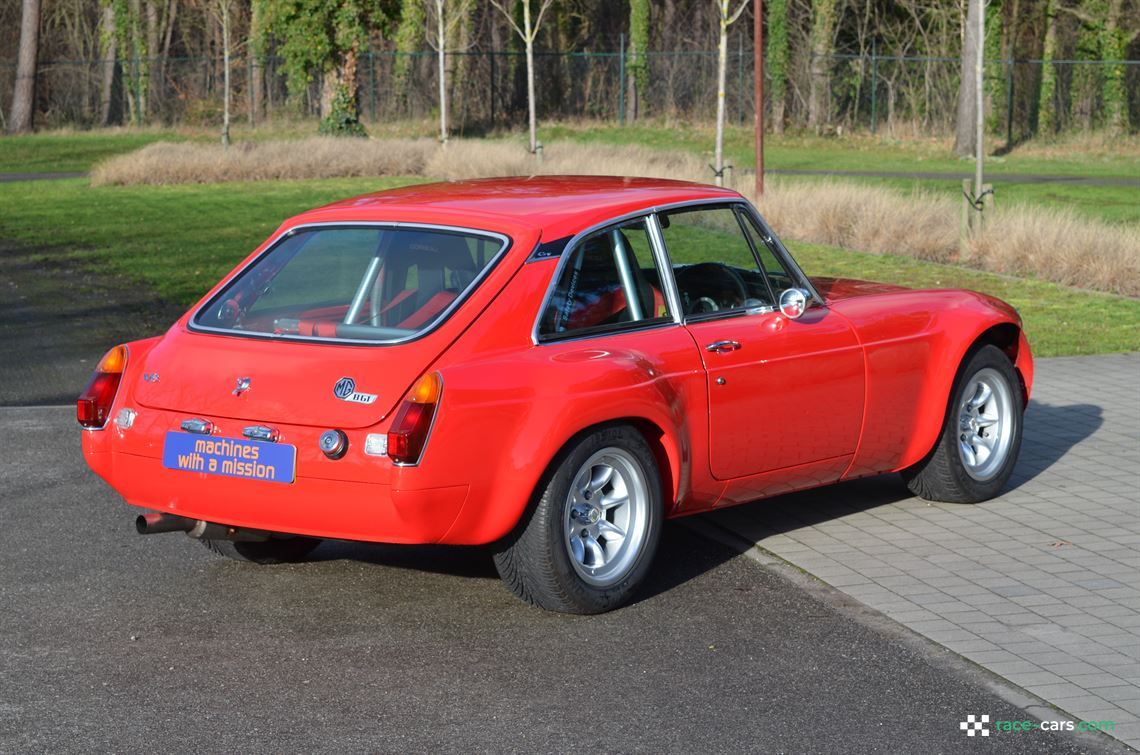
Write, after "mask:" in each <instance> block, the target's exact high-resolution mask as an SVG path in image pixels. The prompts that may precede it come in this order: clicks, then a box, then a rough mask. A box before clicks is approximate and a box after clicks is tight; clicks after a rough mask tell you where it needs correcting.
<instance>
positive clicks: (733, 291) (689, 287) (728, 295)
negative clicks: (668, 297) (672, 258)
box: [677, 262, 748, 314]
mask: <svg viewBox="0 0 1140 755" xmlns="http://www.w3.org/2000/svg"><path fill="white" fill-rule="evenodd" d="M677 286H678V287H679V288H681V289H682V290H684V291H685V292H686V293H690V294H693V295H694V296H693V301H694V307H693V311H691V312H689V314H701V313H703V312H718V311H720V310H722V309H734V308H736V307H742V306H744V302H745V300H746V299H747V298H748V289H747V288H746V287H745V285H744V279H743V278H741V277H740V274H739V273H737V272H736V271H735V270H733V269H732V268H731V267H729V266H728V265H725V264H722V263H720V262H701V263H698V264H696V265H691V266H689V267H686V268H683V269H681V270H678V271H677ZM710 304H711V305H712V307H711V308H710V309H705V308H703V307H707V306H708V305H710ZM698 307H702V308H701V309H698Z"/></svg>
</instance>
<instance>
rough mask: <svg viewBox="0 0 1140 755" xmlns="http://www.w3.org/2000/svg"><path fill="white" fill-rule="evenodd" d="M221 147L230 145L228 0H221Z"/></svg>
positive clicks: (226, 147) (227, 147)
mask: <svg viewBox="0 0 1140 755" xmlns="http://www.w3.org/2000/svg"><path fill="white" fill-rule="evenodd" d="M222 65H223V66H224V68H223V69H222V149H229V147H230V0H222Z"/></svg>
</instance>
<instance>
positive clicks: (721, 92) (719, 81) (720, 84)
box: [713, 0, 728, 186]
mask: <svg viewBox="0 0 1140 755" xmlns="http://www.w3.org/2000/svg"><path fill="white" fill-rule="evenodd" d="M720 3H721V13H720V37H719V39H718V40H717V46H716V55H717V58H716V157H715V158H714V163H715V166H714V168H713V169H714V170H715V171H716V176H715V178H716V185H717V186H724V104H725V103H724V100H725V74H726V72H727V69H728V0H720Z"/></svg>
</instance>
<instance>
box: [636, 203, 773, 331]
mask: <svg viewBox="0 0 1140 755" xmlns="http://www.w3.org/2000/svg"><path fill="white" fill-rule="evenodd" d="M658 217H659V218H660V220H661V234H662V236H663V238H664V240H665V247H666V248H667V249H668V250H669V257H670V259H671V261H672V264H673V272H674V276H675V278H676V279H677V290H678V292H679V293H680V295H681V307H682V309H683V311H684V313H685V315H686V316H692V315H707V314H711V313H714V312H725V311H733V310H742V309H754V308H757V307H765V306H772V305H773V297H772V293H771V291H770V290H769V288H768V284H767V282H766V281H765V280H764V273H763V272H761V270H760V267H759V265H758V264H757V262H756V257H755V255H754V254H753V252H752V244H751V243H750V242H749V239H748V238H746V237H745V231H744V229H743V227H742V225H741V222H740V220H739V218H738V215H737V212H736V210H734V209H733V208H732V207H729V206H714V207H686V208H682V209H679V210H672V211H669V212H664V213H661V214H660V215H659V216H658Z"/></svg>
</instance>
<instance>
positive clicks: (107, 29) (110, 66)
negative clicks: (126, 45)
mask: <svg viewBox="0 0 1140 755" xmlns="http://www.w3.org/2000/svg"><path fill="white" fill-rule="evenodd" d="M100 24H101V26H100V29H99V52H100V53H101V56H102V58H103V77H102V81H101V82H100V89H99V125H100V126H108V125H110V123H111V95H112V93H113V92H114V86H115V68H116V65H115V63H116V61H115V56H116V53H117V49H118V44H117V43H118V36H117V35H116V34H115V9H114V8H113V7H112V6H111V3H110V0H103V9H102V11H101V19H100Z"/></svg>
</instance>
